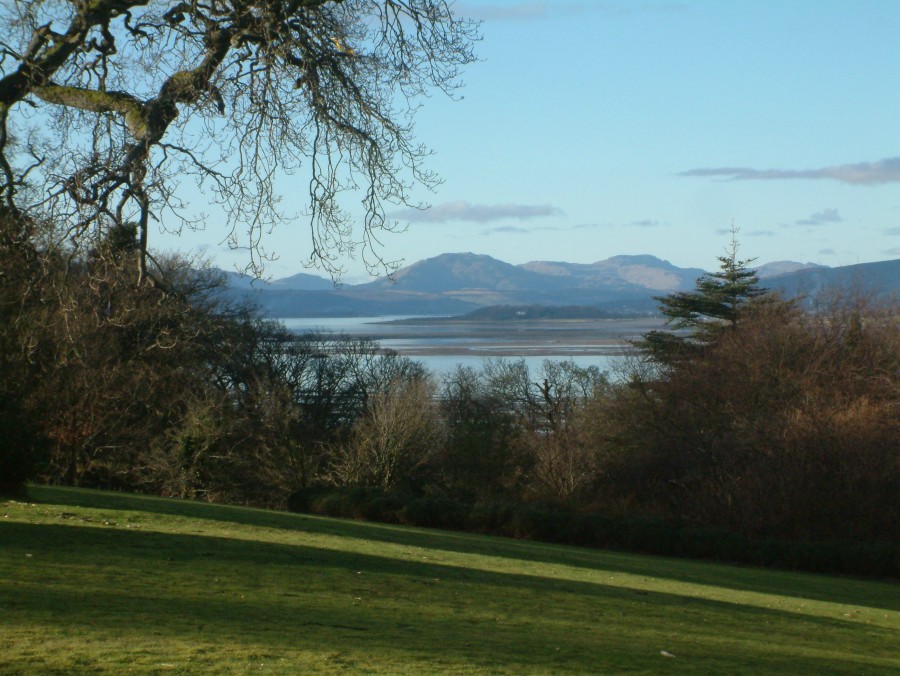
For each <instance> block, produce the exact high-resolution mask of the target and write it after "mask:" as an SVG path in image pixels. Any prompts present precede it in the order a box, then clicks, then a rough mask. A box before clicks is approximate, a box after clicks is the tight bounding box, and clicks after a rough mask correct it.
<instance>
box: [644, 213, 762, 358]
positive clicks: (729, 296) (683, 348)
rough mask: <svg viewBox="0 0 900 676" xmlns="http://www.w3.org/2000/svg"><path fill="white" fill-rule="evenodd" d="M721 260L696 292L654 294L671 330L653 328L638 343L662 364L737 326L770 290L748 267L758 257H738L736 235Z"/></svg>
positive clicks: (691, 353) (696, 351)
mask: <svg viewBox="0 0 900 676" xmlns="http://www.w3.org/2000/svg"><path fill="white" fill-rule="evenodd" d="M732 235H736V231H732ZM718 260H719V264H720V265H719V270H718V271H717V272H712V273H709V274H706V275H703V276H702V277H700V278H699V279H698V280H697V282H696V284H695V287H694V291H679V292H677V293H673V294H669V295H667V296H654V300H657V301H659V302H660V303H661V305H660V306H659V311H660V312H661V313H662V314H663V315H664V316H665V317H666V318H667V321H668V324H669V326H670V327H671V329H670V330H669V331H651V332H650V333H648V334H647V335H646V336H644V338H643V340H641V341H638V342H637V343H636V345H637V346H638V347H640V348H641V349H642V350H644V351H645V352H646V353H647V354H648V355H649V356H650V357H651V358H652V359H654V360H656V361H657V362H659V363H660V364H664V365H671V364H674V363H676V362H678V361H681V360H684V359H688V358H690V357H692V356H694V355H695V354H696V353H698V352H699V351H701V350H702V349H703V348H704V347H706V346H708V345H711V344H713V343H715V341H716V340H718V338H719V336H720V335H721V334H722V332H723V331H724V330H733V329H734V328H735V327H736V326H737V324H738V322H739V320H740V317H741V309H742V307H743V306H744V305H745V304H746V303H748V302H749V301H752V300H753V299H754V298H758V297H759V296H762V295H764V294H765V293H766V291H765V290H764V289H762V288H760V287H759V278H758V277H757V276H756V273H755V272H754V271H753V270H752V269H750V268H748V267H747V266H748V265H750V263H752V262H753V260H754V259H747V260H740V259H738V257H737V242H736V241H735V239H734V237H732V243H731V249H730V251H729V253H728V255H726V256H719V258H718ZM673 331H674V332H675V333H673Z"/></svg>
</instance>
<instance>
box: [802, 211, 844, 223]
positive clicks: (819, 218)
mask: <svg viewBox="0 0 900 676" xmlns="http://www.w3.org/2000/svg"><path fill="white" fill-rule="evenodd" d="M843 220H844V219H843V218H842V217H841V215H840V213H838V210H837V209H823V210H822V211H817V212H816V213H814V214H812V215H811V216H809V218H804V219H802V220H799V221H797V222H796V224H797V225H825V224H826V223H841V222H843Z"/></svg>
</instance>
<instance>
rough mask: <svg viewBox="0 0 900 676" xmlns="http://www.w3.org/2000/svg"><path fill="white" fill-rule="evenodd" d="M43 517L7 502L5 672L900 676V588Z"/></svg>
mask: <svg viewBox="0 0 900 676" xmlns="http://www.w3.org/2000/svg"><path fill="white" fill-rule="evenodd" d="M29 500H30V501H29V502H27V503H26V502H16V501H7V502H3V503H0V673H67V674H68V673H73V672H74V673H78V672H90V673H97V672H115V673H120V672H124V671H129V670H131V671H133V672H154V673H155V672H163V671H173V672H219V673H245V672H251V671H252V672H256V671H260V672H269V673H315V672H336V671H347V672H352V673H416V674H418V673H423V672H442V673H448V672H449V673H515V674H520V673H564V672H570V673H610V672H613V673H621V672H665V673H675V672H681V671H687V672H694V673H729V674H734V673H754V674H761V673H772V672H783V673H792V674H796V673H816V674H824V673H854V674H857V673H900V641H898V636H900V632H898V629H900V593H898V592H900V588H898V586H897V585H895V584H892V583H889V582H875V581H862V580H855V579H846V578H834V577H825V576H816V575H807V574H796V573H786V572H774V571H766V570H756V569H750V568H739V567H733V566H724V565H714V564H709V563H697V562H691V561H683V560H675V559H666V558H661V557H646V556H632V555H627V554H620V553H609V552H601V551H593V550H583V549H577V548H572V547H558V546H550V545H543V544H536V543H529V542H517V541H512V540H504V539H496V538H488V537H479V536H475V535H469V534H458V533H446V532H441V531H426V530H417V529H410V528H401V527H393V526H387V525H380V524H369V523H358V522H353V521H337V520H332V519H324V518H316V517H307V516H300V515H294V514H282V513H277V512H266V511H262V510H252V509H242V508H235V507H224V506H217V505H207V504H201V503H192V502H183V501H174V500H163V499H158V498H149V497H139V496H132V495H121V494H114V493H105V492H99V491H84V490H74V489H62V488H46V487H33V488H32V489H31V491H30V495H29ZM663 652H665V653H668V654H671V655H674V656H673V657H670V656H667V655H665V654H663Z"/></svg>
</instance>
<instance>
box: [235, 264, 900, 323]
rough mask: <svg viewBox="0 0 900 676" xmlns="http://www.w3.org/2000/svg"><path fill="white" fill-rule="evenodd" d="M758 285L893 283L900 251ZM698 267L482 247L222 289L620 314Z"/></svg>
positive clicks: (287, 304)
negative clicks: (514, 257) (360, 273)
mask: <svg viewBox="0 0 900 676" xmlns="http://www.w3.org/2000/svg"><path fill="white" fill-rule="evenodd" d="M758 270H759V274H760V278H761V282H762V284H761V285H762V286H765V287H770V288H772V289H773V290H778V291H781V292H782V293H784V294H785V295H787V296H790V297H793V296H796V295H801V294H804V293H805V294H809V293H811V292H818V291H820V290H821V289H823V288H826V287H828V286H829V284H833V283H848V282H850V281H854V280H855V281H856V282H857V286H859V285H860V280H862V283H863V285H864V284H865V283H869V282H871V283H873V284H877V285H879V286H880V287H882V288H884V289H886V290H887V291H892V292H895V293H896V292H897V291H898V290H900V259H898V260H892V261H881V262H877V263H863V264H859V265H857V266H846V267H843V268H829V267H826V266H817V265H814V264H812V263H798V262H795V261H776V262H774V263H769V264H766V265H762V266H759V267H758ZM704 273H705V271H704V270H701V269H699V268H680V267H678V266H676V265H673V264H672V263H670V262H669V261H667V260H663V259H660V258H657V257H656V256H652V255H649V254H644V255H618V256H612V257H610V258H607V259H604V260H600V261H596V262H594V263H568V262H564V261H529V262H528V263H523V264H520V265H513V264H511V263H506V262H504V261H501V260H499V259H496V258H493V257H491V256H487V255H484V254H475V253H471V252H463V253H445V254H441V255H439V256H434V257H431V258H427V259H423V260H421V261H416V262H415V263H412V264H411V265H408V266H405V267H403V268H401V269H400V270H398V271H397V272H396V273H394V274H393V275H392V276H391V277H390V278H380V279H376V280H374V281H370V282H365V283H362V284H355V285H354V284H345V285H342V286H335V285H334V283H333V282H332V281H331V280H327V279H325V278H323V277H318V276H316V275H312V274H308V273H299V274H297V275H292V276H290V277H287V278H284V279H276V280H273V281H271V282H266V283H264V282H260V281H254V280H253V279H252V278H248V277H246V276H240V275H236V274H235V273H226V274H228V280H229V290H228V292H227V295H229V296H231V297H232V298H235V299H241V300H249V301H250V302H254V303H256V304H257V305H258V306H259V308H260V310H261V311H262V312H263V313H264V314H266V315H268V316H271V317H328V316H331V317H339V316H346V317H350V316H378V315H413V314H418V315H429V314H430V315H457V314H466V313H468V312H472V311H473V310H477V309H479V308H484V307H490V306H501V305H506V306H512V305H544V306H555V307H560V306H591V307H594V308H599V309H601V310H603V311H606V312H611V313H620V314H628V315H634V314H653V313H655V311H656V309H657V305H658V303H657V302H656V301H654V300H653V296H659V295H665V294H668V293H673V292H676V291H687V290H690V289H692V288H693V286H694V282H695V281H696V280H697V278H698V277H700V276H701V275H703V274H704Z"/></svg>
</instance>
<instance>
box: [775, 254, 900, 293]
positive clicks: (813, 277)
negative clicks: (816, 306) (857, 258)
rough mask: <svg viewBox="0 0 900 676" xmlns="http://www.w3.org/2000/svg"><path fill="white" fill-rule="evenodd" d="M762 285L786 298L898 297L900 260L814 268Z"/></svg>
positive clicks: (780, 276)
mask: <svg viewBox="0 0 900 676" xmlns="http://www.w3.org/2000/svg"><path fill="white" fill-rule="evenodd" d="M762 285H763V286H765V287H767V288H770V289H774V290H777V291H780V292H781V293H782V294H783V295H785V296H787V297H789V298H795V297H797V296H803V297H807V298H808V297H814V296H816V295H817V294H820V293H822V292H827V291H829V290H833V289H839V288H840V289H846V290H850V291H855V292H860V293H866V294H868V293H876V294H888V295H891V294H892V295H894V296H900V259H894V260H891V261H878V262H876V263H859V264H857V265H845V266H842V267H838V268H823V267H814V268H808V269H803V270H798V271H796V272H792V273H790V274H785V275H779V276H778V277H774V278H770V279H766V280H764V281H763V284H762Z"/></svg>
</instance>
